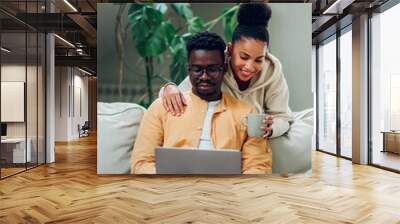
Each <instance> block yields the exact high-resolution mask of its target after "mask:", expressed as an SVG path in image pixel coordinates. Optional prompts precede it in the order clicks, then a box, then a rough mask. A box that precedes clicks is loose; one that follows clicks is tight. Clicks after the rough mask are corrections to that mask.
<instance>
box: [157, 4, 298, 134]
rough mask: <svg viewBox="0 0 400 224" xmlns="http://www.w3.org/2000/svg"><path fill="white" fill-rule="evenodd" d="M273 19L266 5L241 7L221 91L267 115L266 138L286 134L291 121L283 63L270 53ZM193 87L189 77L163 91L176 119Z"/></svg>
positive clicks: (168, 106) (166, 106)
mask: <svg viewBox="0 0 400 224" xmlns="http://www.w3.org/2000/svg"><path fill="white" fill-rule="evenodd" d="M270 18H271V8H270V7H269V6H268V5H267V4H265V3H245V4H241V5H240V8H239V12H238V15H237V20H238V26H237V27H236V28H235V30H234V32H233V36H232V42H231V43H228V45H227V56H228V57H227V63H228V66H227V67H228V70H227V73H226V74H225V76H224V80H223V83H222V91H224V92H227V93H229V94H231V95H233V96H234V97H236V98H237V99H240V100H243V101H245V102H247V103H249V104H251V105H253V106H254V107H255V108H256V109H257V111H258V112H259V113H266V114H268V116H267V117H266V118H265V119H264V124H265V126H264V131H265V135H264V137H265V138H274V137H278V136H281V135H283V134H284V133H286V132H287V131H288V130H289V126H290V125H289V123H290V122H291V121H292V117H291V111H290V108H289V90H288V86H287V83H286V80H285V77H284V76H283V73H282V67H281V63H280V62H279V60H278V59H277V58H276V57H274V56H273V55H272V54H270V53H269V52H268V44H269V33H268V30H267V27H268V22H269V20H270ZM191 88H192V87H191V84H190V80H189V79H188V78H186V79H185V80H184V81H182V83H181V84H180V85H179V87H177V86H176V85H174V84H173V83H168V84H166V85H165V86H164V87H163V88H162V89H161V91H160V96H161V97H162V98H163V103H164V107H165V108H166V110H167V111H169V112H170V113H171V114H173V115H176V116H180V115H181V114H182V113H184V108H185V103H186V102H185V99H184V97H183V95H182V93H181V91H189V90H190V89H191ZM271 115H272V116H271ZM272 117H273V118H272Z"/></svg>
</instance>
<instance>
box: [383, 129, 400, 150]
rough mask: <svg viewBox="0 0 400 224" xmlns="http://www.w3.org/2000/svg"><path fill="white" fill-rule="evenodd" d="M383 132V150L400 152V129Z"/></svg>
mask: <svg viewBox="0 0 400 224" xmlns="http://www.w3.org/2000/svg"><path fill="white" fill-rule="evenodd" d="M381 133H383V150H382V152H392V153H396V154H400V131H382V132H381Z"/></svg>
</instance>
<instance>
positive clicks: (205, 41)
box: [186, 31, 226, 61]
mask: <svg viewBox="0 0 400 224" xmlns="http://www.w3.org/2000/svg"><path fill="white" fill-rule="evenodd" d="M225 47H226V44H225V42H224V40H223V39H222V38H221V37H220V36H219V35H218V34H216V33H210V32H208V31H204V32H199V33H196V34H195V35H194V36H193V37H191V38H190V39H189V40H188V41H187V43H186V50H187V53H188V55H190V52H191V51H192V50H218V51H219V52H221V56H222V59H223V60H222V61H224V60H225V54H224V51H225Z"/></svg>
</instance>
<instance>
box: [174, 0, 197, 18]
mask: <svg viewBox="0 0 400 224" xmlns="http://www.w3.org/2000/svg"><path fill="white" fill-rule="evenodd" d="M189 6H190V4H189V3H172V4H171V7H172V9H173V10H174V11H175V13H176V14H178V15H179V16H180V17H182V18H183V19H184V20H186V21H188V20H189V19H191V18H192V17H193V12H192V10H191V9H190V8H189Z"/></svg>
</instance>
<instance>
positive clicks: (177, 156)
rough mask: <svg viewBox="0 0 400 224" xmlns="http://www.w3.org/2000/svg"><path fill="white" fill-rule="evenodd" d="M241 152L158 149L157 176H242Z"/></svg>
mask: <svg viewBox="0 0 400 224" xmlns="http://www.w3.org/2000/svg"><path fill="white" fill-rule="evenodd" d="M241 157H242V155H241V152H240V151H239V150H229V149H211V150H204V149H201V150H199V149H189V148H168V147H158V148H156V173H157V174H241V171H242V159H241Z"/></svg>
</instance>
